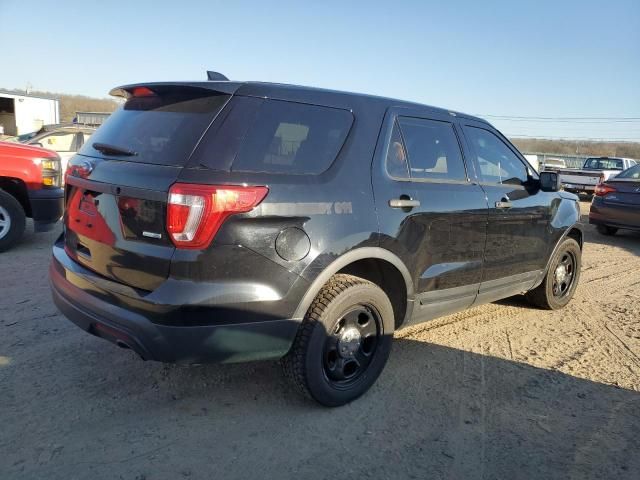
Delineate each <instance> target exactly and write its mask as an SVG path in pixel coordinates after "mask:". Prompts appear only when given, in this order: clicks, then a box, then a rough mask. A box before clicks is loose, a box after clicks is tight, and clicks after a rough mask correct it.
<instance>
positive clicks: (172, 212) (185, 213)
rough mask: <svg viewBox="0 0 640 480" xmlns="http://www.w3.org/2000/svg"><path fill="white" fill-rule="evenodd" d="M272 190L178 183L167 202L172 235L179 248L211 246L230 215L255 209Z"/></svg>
mask: <svg viewBox="0 0 640 480" xmlns="http://www.w3.org/2000/svg"><path fill="white" fill-rule="evenodd" d="M268 192H269V189H268V188H267V187H250V186H243V185H237V186H236V185H196V184H191V183H175V184H174V185H172V186H171V189H170V190H169V199H168V202H167V231H168V232H169V237H170V238H171V241H172V242H173V243H174V245H175V246H176V247H178V248H185V249H204V248H207V247H208V246H209V244H210V243H211V241H212V240H213V238H214V237H215V235H216V233H218V230H219V229H220V227H221V226H222V224H223V223H224V221H225V220H226V219H227V218H228V217H229V216H230V215H233V214H236V213H245V212H249V211H251V210H253V209H254V208H255V207H256V206H258V205H259V204H260V202H262V200H264V198H265V197H266V196H267V193H268Z"/></svg>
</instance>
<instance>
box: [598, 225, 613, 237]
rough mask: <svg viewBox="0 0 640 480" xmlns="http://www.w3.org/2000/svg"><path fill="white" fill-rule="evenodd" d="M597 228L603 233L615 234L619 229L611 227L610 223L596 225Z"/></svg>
mask: <svg viewBox="0 0 640 480" xmlns="http://www.w3.org/2000/svg"><path fill="white" fill-rule="evenodd" d="M596 230H598V233H601V234H602V235H615V234H616V232H617V231H618V229H617V228H615V227H610V226H608V225H596Z"/></svg>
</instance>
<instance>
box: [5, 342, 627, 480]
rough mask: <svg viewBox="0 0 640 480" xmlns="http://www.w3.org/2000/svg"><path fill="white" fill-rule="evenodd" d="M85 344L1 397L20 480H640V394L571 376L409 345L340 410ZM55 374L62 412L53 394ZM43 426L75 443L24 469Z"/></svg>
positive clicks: (61, 352)
mask: <svg viewBox="0 0 640 480" xmlns="http://www.w3.org/2000/svg"><path fill="white" fill-rule="evenodd" d="M76 340H77V337H76ZM78 343H79V342H77V341H75V340H74V341H71V342H67V343H65V344H64V345H63V346H61V347H58V348H56V349H55V351H54V352H52V353H53V354H54V355H53V360H52V361H51V362H49V363H47V364H41V363H39V364H38V365H37V368H34V369H26V368H20V367H19V366H18V364H19V362H16V364H14V365H11V366H9V367H4V368H2V370H0V378H1V377H4V378H3V380H4V382H6V383H5V385H6V387H7V390H5V392H12V391H17V390H15V389H16V382H26V384H27V385H29V386H31V387H30V389H29V388H27V389H26V392H25V389H24V388H22V389H21V391H22V392H23V393H22V394H23V395H25V394H26V397H25V398H16V397H12V395H11V393H9V399H8V400H7V399H5V401H4V402H3V403H4V406H3V410H4V414H3V415H2V416H4V415H7V414H10V415H11V416H12V417H13V418H22V419H23V420H22V421H21V422H18V424H21V423H22V425H21V427H22V428H18V429H17V430H15V431H14V430H13V429H12V428H10V429H9V431H5V435H8V437H5V438H13V440H12V442H10V443H5V444H4V446H3V448H4V449H5V455H7V460H8V461H7V463H6V465H14V467H12V469H11V470H9V472H10V473H11V472H14V473H15V472H17V471H18V470H13V468H16V469H20V470H19V471H20V472H21V473H23V474H28V475H33V476H37V475H38V474H40V473H42V474H45V472H46V477H47V478H68V474H71V473H73V474H74V475H80V477H82V472H88V471H89V470H90V471H91V473H92V478H103V475H104V478H117V475H118V474H125V473H127V474H129V473H131V472H135V473H139V474H141V475H146V478H178V477H180V472H183V471H184V469H185V468H187V467H188V469H190V471H192V472H200V473H202V472H213V471H215V472H217V475H216V476H217V477H218V478H259V477H262V476H263V475H267V476H268V477H270V478H293V477H294V476H295V477H296V478H327V477H328V476H331V475H329V474H328V470H327V469H331V468H334V467H332V465H334V466H335V463H336V462H337V463H338V464H339V465H340V471H341V472H348V475H346V473H345V476H340V475H338V476H336V477H332V478H346V477H347V476H348V477H349V478H354V477H357V478H366V477H372V478H433V479H435V478H442V479H463V478H464V479H475V478H483V479H488V478H491V479H493V478H509V479H517V478H526V479H531V478H544V479H551V478H576V479H586V478H629V479H631V478H634V479H635V478H639V477H640V456H638V452H639V451H640V436H639V435H638V431H640V394H639V393H638V392H636V391H631V390H625V389H622V388H617V387H615V386H611V385H604V384H600V383H595V382H592V381H589V380H584V379H580V378H576V377H573V376H571V375H567V374H564V373H561V372H559V371H554V370H547V369H541V368H536V367H534V366H531V365H528V364H524V363H519V362H515V361H511V360H506V359H503V358H497V357H493V356H490V355H484V354H477V353H471V352H469V351H465V350H459V349H454V348H448V347H444V346H439V345H435V344H430V343H424V342H419V341H415V340H409V339H403V338H400V339H396V342H395V344H394V349H393V352H392V355H391V359H390V362H389V364H388V365H387V368H386V369H385V371H384V372H383V374H382V376H381V378H380V379H379V380H378V382H377V383H376V385H375V386H374V387H373V388H372V390H371V391H370V392H368V393H367V394H366V395H365V396H363V397H362V398H360V399H358V400H357V401H355V402H353V403H351V404H349V405H346V406H344V407H340V408H336V409H326V408H323V407H320V406H318V405H316V404H315V403H313V402H312V401H310V400H306V399H304V398H303V397H301V396H299V395H298V394H297V392H296V391H294V390H293V389H292V388H291V387H290V386H289V384H288V383H286V382H285V381H284V379H283V378H282V376H281V374H280V369H279V368H278V365H277V363H275V362H262V363H252V364H238V365H206V366H177V365H163V364H158V363H153V362H140V361H139V360H138V359H137V358H136V357H135V356H134V354H133V353H132V352H125V351H122V350H119V349H117V347H114V346H112V345H109V344H107V343H105V342H103V341H100V340H98V339H93V338H91V337H86V340H85V341H84V342H80V343H82V345H79V344H78ZM64 365H66V367H65V368H64V369H61V368H60V367H64ZM12 368H15V369H18V368H19V369H20V372H19V375H18V372H17V371H15V372H14V374H13V375H12V374H11V373H10V372H9V371H8V370H6V369H12ZM54 372H58V375H57V377H56V385H55V390H56V392H58V393H57V394H56V402H55V403H53V404H52V403H51V402H49V401H48V396H47V395H46V394H43V392H42V389H41V385H42V384H43V383H45V382H46V380H45V378H46V377H47V376H48V375H52V374H53V373H54ZM3 374H4V375H3ZM30 390H31V391H30ZM7 407H8V408H7ZM3 423H7V422H3ZM11 423H15V422H11ZM34 429H35V430H34ZM36 431H37V432H40V434H41V435H43V434H45V435H46V436H47V437H48V438H47V440H46V441H47V442H48V444H52V445H61V446H63V448H62V449H60V451H59V452H58V453H57V454H56V455H55V457H53V459H52V460H51V461H49V462H48V463H37V462H36V463H33V461H32V460H31V461H30V460H25V458H26V459H29V458H36V457H38V455H37V454H36V453H30V451H32V450H34V449H37V448H41V446H42V440H41V439H38V438H35V437H34V436H33V435H34V433H33V432H36ZM30 432H31V433H30ZM43 432H45V433H43ZM39 446H40V447H39ZM212 455H213V456H212ZM40 457H42V455H41V454H40ZM238 458H243V460H242V462H240V463H238ZM105 459H107V460H105ZM328 459H331V460H328ZM154 472H156V473H162V474H160V475H154ZM65 475H67V477H65ZM110 475H111V477H109V476H110ZM9 476H10V475H9ZM41 478H43V477H41ZM123 478H124V477H123ZM126 478H134V477H126ZM197 478H201V477H199V476H198V477H197Z"/></svg>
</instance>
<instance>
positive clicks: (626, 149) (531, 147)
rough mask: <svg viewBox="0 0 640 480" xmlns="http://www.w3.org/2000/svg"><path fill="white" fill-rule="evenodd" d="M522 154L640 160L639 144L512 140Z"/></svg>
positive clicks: (532, 139)
mask: <svg viewBox="0 0 640 480" xmlns="http://www.w3.org/2000/svg"><path fill="white" fill-rule="evenodd" d="M510 140H511V141H512V142H513V143H514V145H516V146H517V147H518V149H519V150H520V151H521V152H536V153H559V154H565V155H599V156H600V155H602V156H610V157H629V158H636V159H640V143H638V142H591V141H583V140H545V139H542V138H511V139H510Z"/></svg>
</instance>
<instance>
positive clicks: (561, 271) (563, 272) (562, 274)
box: [556, 264, 567, 283]
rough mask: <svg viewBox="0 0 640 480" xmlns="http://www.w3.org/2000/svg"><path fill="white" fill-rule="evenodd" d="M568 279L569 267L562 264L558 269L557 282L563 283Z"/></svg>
mask: <svg viewBox="0 0 640 480" xmlns="http://www.w3.org/2000/svg"><path fill="white" fill-rule="evenodd" d="M566 278H567V267H566V266H565V265H563V264H560V265H558V266H557V267H556V282H558V283H563V282H564V281H565V280H566Z"/></svg>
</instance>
